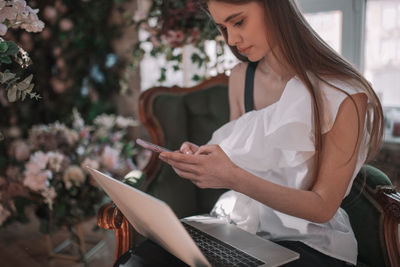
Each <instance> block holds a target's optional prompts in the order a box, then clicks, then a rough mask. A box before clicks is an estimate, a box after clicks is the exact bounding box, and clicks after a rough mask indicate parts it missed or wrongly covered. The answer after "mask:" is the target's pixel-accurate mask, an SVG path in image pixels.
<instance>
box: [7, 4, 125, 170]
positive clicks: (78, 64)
mask: <svg viewBox="0 0 400 267" xmlns="http://www.w3.org/2000/svg"><path fill="white" fill-rule="evenodd" d="M25 1H26V3H27V5H26V6H25V7H26V8H27V7H28V5H29V6H30V7H31V10H32V11H33V12H30V15H29V16H31V17H33V16H34V15H36V16H38V17H39V18H40V21H43V23H44V27H43V28H42V30H41V31H40V32H39V33H37V34H32V33H30V32H27V31H26V30H25V29H24V28H21V26H22V25H24V23H22V22H19V23H14V22H15V21H14V20H13V21H10V20H8V19H6V18H5V14H8V12H7V11H4V12H3V13H1V14H0V19H3V18H4V20H3V22H4V23H1V24H3V25H6V27H7V31H6V33H5V35H4V36H1V35H0V37H1V38H3V39H4V40H6V42H8V43H14V44H16V45H17V46H12V47H13V48H11V49H10V48H8V49H9V51H7V53H10V54H13V55H16V56H17V57H18V58H25V59H26V62H29V63H30V62H33V63H34V64H31V65H30V66H28V67H26V68H22V67H21V65H20V64H18V62H17V61H16V60H17V59H16V58H15V56H12V55H9V56H8V57H9V59H10V60H11V61H12V63H11V64H6V63H0V65H1V67H0V72H2V73H5V70H6V69H9V70H10V72H12V73H14V74H15V75H16V76H14V78H17V77H20V79H19V80H18V81H17V82H18V83H19V82H22V81H24V80H25V79H26V78H29V79H27V80H25V83H22V84H21V86H20V87H19V89H18V90H16V91H14V92H13V93H11V92H10V93H9V90H8V89H7V90H6V86H7V88H12V84H10V82H12V80H11V76H10V75H8V74H7V75H6V76H5V75H3V76H4V77H0V79H8V80H7V82H6V83H5V84H2V85H1V86H0V87H1V88H0V113H1V114H2V115H3V116H0V154H1V153H3V151H4V148H3V145H2V144H1V143H2V142H1V139H2V138H5V137H6V136H8V134H7V132H8V129H11V128H13V127H18V128H19V129H20V130H21V133H22V134H23V135H26V133H27V131H28V129H30V128H31V127H32V125H34V124H49V123H52V122H54V121H57V120H58V121H68V120H69V119H70V116H71V110H72V109H73V108H77V109H78V110H79V112H80V114H81V115H82V117H83V118H85V120H88V121H92V120H93V118H94V117H96V116H97V115H99V114H102V113H115V112H116V111H117V110H116V107H115V102H114V100H116V96H117V95H118V94H119V93H120V85H119V82H120V77H121V74H122V73H123V71H122V70H123V69H124V68H125V65H126V64H128V63H127V62H124V61H123V60H122V59H121V58H120V57H119V56H118V55H117V54H116V52H115V51H114V48H113V44H115V40H116V39H117V38H119V36H120V35H121V30H122V29H123V27H124V26H125V25H123V24H124V23H125V20H122V21H114V17H118V16H122V15H120V14H121V13H122V12H124V10H121V8H120V5H122V4H123V2H125V1H128V0H96V1H87V0H72V1H71V0H41V1H34V0H25ZM0 2H1V3H3V2H4V3H6V5H5V6H4V8H6V7H7V8H10V7H11V5H12V6H13V8H14V6H15V5H16V3H17V2H22V3H25V2H23V1H22V0H21V1H20V0H18V1H14V0H7V1H0ZM38 10H39V12H37V11H38ZM32 13H34V14H32ZM17 14H18V12H17ZM23 14H28V13H27V11H23ZM29 16H28V17H29ZM19 17H20V16H19V15H17V17H16V18H19ZM25 22H28V20H25ZM29 22H30V23H31V24H33V25H36V26H38V27H37V28H36V30H38V31H39V30H40V28H41V27H42V26H43V24H41V23H35V22H33V21H32V20H29ZM25 24H27V23H25ZM12 25H15V27H14V26H12ZM17 25H19V26H17ZM39 26H40V27H39ZM1 27H3V26H1ZM24 27H25V26H24ZM3 28H4V27H3ZM26 28H28V27H26ZM0 50H1V48H0ZM23 51H25V52H24V53H23ZM28 53H29V57H28ZM0 55H2V54H1V52H0ZM22 55H25V56H24V57H22ZM30 74H32V75H33V76H30ZM28 82H29V85H33V84H34V85H35V87H34V88H33V90H32V91H30V92H31V93H34V92H37V94H36V96H37V95H40V101H26V100H28V99H25V101H16V102H10V101H9V98H8V95H9V96H10V97H14V93H15V92H16V94H15V96H16V97H17V98H18V96H20V98H18V99H19V100H22V98H23V97H24V96H25V97H26V98H29V97H30V96H33V95H31V94H25V95H23V94H19V93H20V92H21V90H20V89H22V91H23V90H25V89H26V91H24V92H29V90H30V89H31V87H29V86H27V84H28ZM36 88H40V92H39V90H38V89H36ZM110 100H112V101H110ZM32 110H34V111H35V112H31V111H32ZM2 135H3V137H2ZM0 164H1V163H0Z"/></svg>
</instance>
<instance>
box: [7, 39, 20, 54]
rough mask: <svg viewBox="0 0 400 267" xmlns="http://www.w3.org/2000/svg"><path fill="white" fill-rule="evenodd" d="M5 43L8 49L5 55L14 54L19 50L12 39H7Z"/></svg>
mask: <svg viewBox="0 0 400 267" xmlns="http://www.w3.org/2000/svg"><path fill="white" fill-rule="evenodd" d="M7 45H8V49H7V53H6V55H8V56H15V55H16V54H17V53H18V51H19V47H18V45H17V44H16V43H14V42H13V41H7Z"/></svg>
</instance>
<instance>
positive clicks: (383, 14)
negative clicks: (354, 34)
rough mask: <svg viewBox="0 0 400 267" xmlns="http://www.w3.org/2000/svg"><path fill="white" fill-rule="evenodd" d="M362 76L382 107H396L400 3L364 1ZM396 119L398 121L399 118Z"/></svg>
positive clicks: (399, 77) (399, 94)
mask: <svg viewBox="0 0 400 267" xmlns="http://www.w3.org/2000/svg"><path fill="white" fill-rule="evenodd" d="M364 74H365V76H366V77H367V79H368V80H369V81H370V82H371V83H372V85H373V87H374V89H375V91H376V93H377V94H378V96H379V97H380V99H381V101H382V104H383V106H385V107H386V108H389V107H397V108H400V75H399V74H400V1H398V0H387V1H377V0H369V1H367V10H366V41H365V69H364ZM399 119H400V118H399Z"/></svg>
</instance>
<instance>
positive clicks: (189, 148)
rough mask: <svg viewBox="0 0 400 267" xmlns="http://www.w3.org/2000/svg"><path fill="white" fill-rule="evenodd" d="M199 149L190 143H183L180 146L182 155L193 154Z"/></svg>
mask: <svg viewBox="0 0 400 267" xmlns="http://www.w3.org/2000/svg"><path fill="white" fill-rule="evenodd" d="M198 149H199V147H198V146H197V145H195V144H193V143H190V142H184V143H183V144H182V145H181V148H180V152H181V153H183V154H194V153H196V151H197V150H198Z"/></svg>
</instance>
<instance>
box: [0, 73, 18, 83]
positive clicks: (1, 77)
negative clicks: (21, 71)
mask: <svg viewBox="0 0 400 267" xmlns="http://www.w3.org/2000/svg"><path fill="white" fill-rule="evenodd" d="M14 77H15V74H14V73H12V72H7V71H6V72H0V83H6V82H8V81H10V80H11V79H13V78H14Z"/></svg>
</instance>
